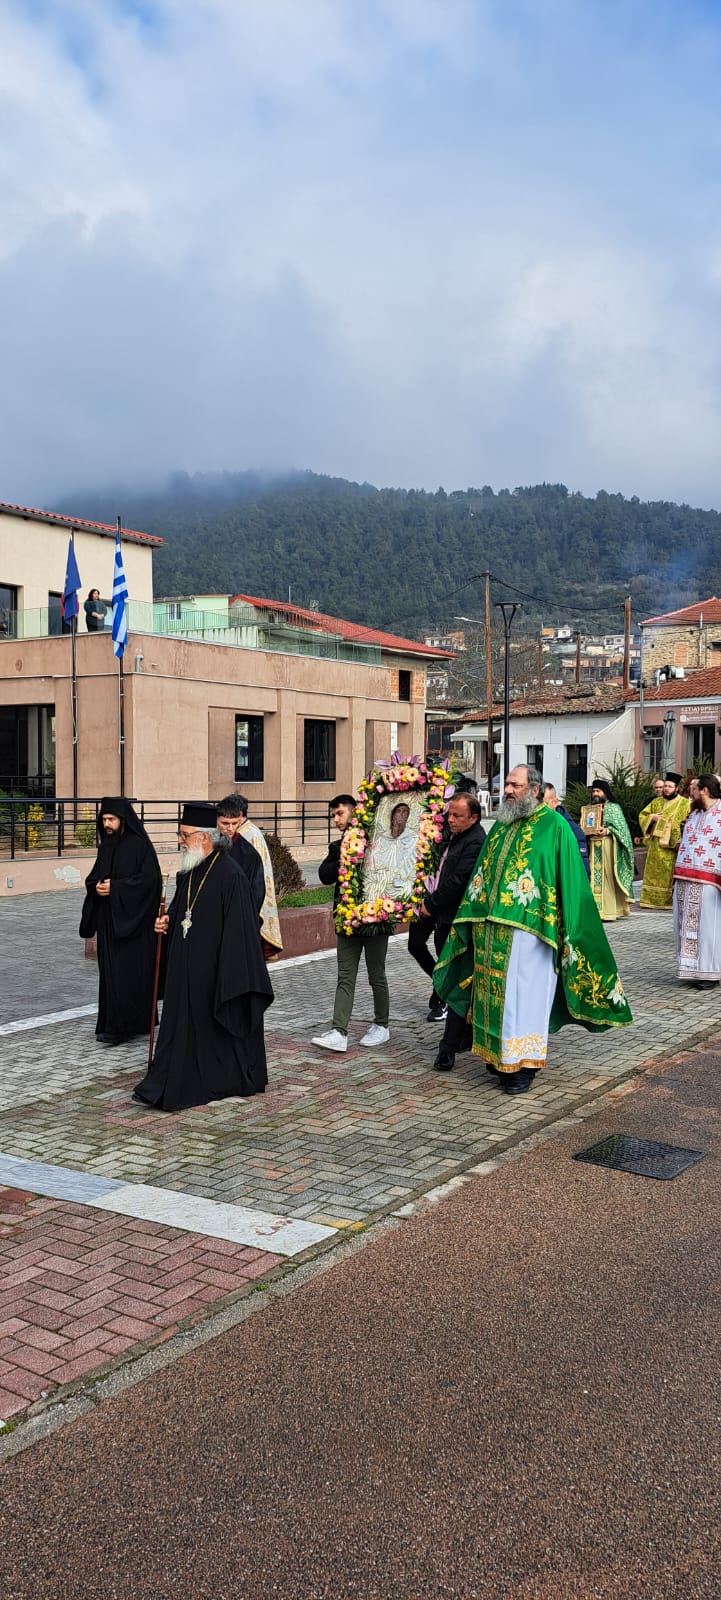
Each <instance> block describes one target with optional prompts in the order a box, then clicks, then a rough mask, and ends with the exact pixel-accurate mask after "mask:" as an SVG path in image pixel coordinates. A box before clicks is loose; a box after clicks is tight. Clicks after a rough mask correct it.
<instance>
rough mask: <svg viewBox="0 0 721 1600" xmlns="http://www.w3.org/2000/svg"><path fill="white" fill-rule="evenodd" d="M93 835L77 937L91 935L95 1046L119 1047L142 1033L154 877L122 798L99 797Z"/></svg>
mask: <svg viewBox="0 0 721 1600" xmlns="http://www.w3.org/2000/svg"><path fill="white" fill-rule="evenodd" d="M98 838H99V840H100V848H99V850H98V854H97V858H96V861H95V866H94V867H93V870H92V872H90V873H89V874H88V876H87V878H86V879H85V888H86V889H87V894H86V896H85V902H84V905H83V911H82V917H81V921H80V937H81V939H90V938H92V935H93V934H96V936H97V946H98V973H99V977H100V988H99V995H98V1020H97V1024H96V1028H95V1032H96V1035H97V1037H98V1039H99V1040H100V1041H101V1043H103V1044H122V1043H123V1042H124V1041H125V1040H126V1039H134V1038H135V1037H136V1036H137V1035H138V1034H142V1033H144V1034H147V1033H148V1032H149V1030H150V1012H151V1007H152V1003H153V975H154V964H155V931H154V924H155V918H156V916H157V913H158V905H159V903H160V895H161V891H162V878H161V874H160V867H159V865H158V858H157V856H156V854H155V851H154V849H153V846H152V844H151V843H150V840H149V838H148V835H147V833H146V832H145V829H144V827H143V825H142V823H141V821H140V818H139V817H138V816H137V814H136V812H135V811H134V810H133V807H132V806H131V804H130V801H129V800H125V799H123V798H122V797H115V798H107V799H104V800H101V802H100V815H99V817H98Z"/></svg>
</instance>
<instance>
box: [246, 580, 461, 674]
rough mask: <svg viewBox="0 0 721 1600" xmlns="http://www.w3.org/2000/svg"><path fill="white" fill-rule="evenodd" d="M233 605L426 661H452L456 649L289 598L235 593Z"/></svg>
mask: <svg viewBox="0 0 721 1600" xmlns="http://www.w3.org/2000/svg"><path fill="white" fill-rule="evenodd" d="M234 605H245V606H255V608H256V610H258V611H261V612H263V613H264V614H266V615H267V616H268V617H269V618H271V619H272V620H273V621H275V622H284V623H286V624H287V625H289V626H291V627H296V628H311V629H316V630H317V631H318V632H319V633H331V634H337V635H338V636H339V637H340V638H341V639H350V640H353V641H355V642H356V643H358V644H371V645H378V646H379V647H380V649H381V650H384V651H389V652H390V653H391V654H400V655H404V656H420V657H422V658H423V660H434V659H435V660H441V661H450V660H452V659H453V656H454V654H455V652H454V651H453V650H439V649H437V648H436V647H435V646H433V645H428V644H423V643H422V642H420V641H419V640H418V639H403V638H401V637H400V636H399V635H398V634H395V633H384V632H383V631H381V630H379V629H378V628H367V627H365V625H364V624H363V623H360V622H346V621H345V619H344V618H343V617H330V616H328V615H327V614H326V613H325V612H324V611H310V610H308V609H307V608H306V607H304V606H296V605H292V604H291V603H290V602H289V601H288V602H285V601H283V600H266V599H261V598H259V597H258V596H257V595H252V594H236V595H232V596H231V599H230V606H231V608H232V607H233V606H234Z"/></svg>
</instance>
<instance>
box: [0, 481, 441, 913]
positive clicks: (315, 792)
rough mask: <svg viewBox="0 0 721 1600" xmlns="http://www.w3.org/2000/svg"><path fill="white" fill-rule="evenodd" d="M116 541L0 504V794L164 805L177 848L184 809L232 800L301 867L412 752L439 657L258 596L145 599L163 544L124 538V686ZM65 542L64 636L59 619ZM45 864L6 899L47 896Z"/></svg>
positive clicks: (77, 523)
mask: <svg viewBox="0 0 721 1600" xmlns="http://www.w3.org/2000/svg"><path fill="white" fill-rule="evenodd" d="M114 535H115V529H114V528H111V527H109V526H107V525H105V524H101V523H91V522H89V521H87V520H85V519H83V518H75V517H69V516H67V517H66V516H64V515H55V514H54V513H51V512H40V511H39V512H35V511H33V510H32V509H31V508H26V507H21V506H12V505H9V504H5V505H4V506H2V507H0V789H2V790H5V791H6V792H10V793H13V794H15V795H24V796H26V797H28V798H30V797H42V799H43V803H44V806H45V807H47V806H49V804H50V802H51V800H52V798H53V797H58V798H59V799H60V798H62V799H63V800H66V801H69V802H71V803H72V804H71V807H70V809H69V810H68V811H66V813H65V815H66V816H67V817H68V818H71V817H75V818H76V819H77V816H78V805H85V804H88V803H89V802H91V801H92V800H93V799H97V798H99V797H100V796H102V795H103V794H117V793H121V794H122V793H125V794H127V795H133V796H134V797H135V798H136V799H137V800H138V801H140V802H143V803H147V804H150V803H151V802H152V803H156V804H158V805H160V806H161V807H164V808H165V812H166V814H167V815H166V820H168V819H169V830H170V831H169V837H170V839H171V848H174V843H173V841H174V823H175V819H176V818H177V804H178V802H179V801H180V800H182V799H184V798H187V797H188V796H189V795H190V796H193V797H200V798H205V797H206V796H207V797H208V798H209V799H211V800H215V799H220V798H221V797H222V796H223V795H225V794H228V793H229V792H230V791H231V790H233V789H234V788H238V789H241V790H242V791H243V792H244V793H245V794H246V795H247V797H248V800H249V802H250V813H251V816H252V817H253V819H254V820H255V821H257V822H258V823H259V825H260V826H261V827H265V828H266V829H267V830H269V831H271V830H272V831H280V832H281V834H282V836H283V837H284V840H285V842H286V843H288V844H289V845H290V846H291V848H298V849H299V850H300V851H301V852H302V851H303V849H310V850H311V852H312V853H313V852H315V853H317V851H318V850H320V851H324V850H325V849H326V847H327V843H328V838H329V817H328V801H329V800H330V799H331V798H332V796H333V795H334V794H337V793H342V792H354V791H355V788H356V785H357V784H358V782H359V781H360V779H361V778H362V777H363V776H364V775H365V773H367V772H368V771H369V769H370V768H371V767H372V766H373V765H374V764H375V762H376V761H378V760H380V759H388V757H389V756H390V755H391V753H392V752H393V751H394V750H396V749H398V750H401V751H402V752H403V754H404V755H407V756H410V755H412V754H414V753H415V752H417V751H422V750H423V749H424V747H425V740H424V733H425V726H424V718H425V704H426V673H427V669H428V667H429V665H430V664H431V663H432V662H436V663H437V662H438V661H441V662H445V661H447V660H448V659H449V657H450V655H451V652H449V651H446V650H441V649H436V648H434V647H433V646H429V645H426V644H423V643H419V641H418V640H417V639H405V638H402V637H400V636H399V635H397V634H393V633H389V632H386V631H383V630H381V629H375V628H369V627H366V626H364V625H363V624H360V623H355V622H348V621H346V620H345V619H343V618H340V617H331V616H327V615H326V614H325V613H322V612H317V611H313V610H309V609H306V608H304V607H299V606H291V605H284V604H283V603H282V602H278V601H273V600H267V599H259V598H257V597H253V596H245V595H236V596H233V597H232V600H231V597H229V596H228V595H227V594H226V595H217V594H210V593H207V594H204V595H194V596H191V595H185V596H174V597H168V598H167V599H165V600H154V599H153V576H152V557H153V549H154V547H155V546H156V545H157V544H158V543H161V542H162V541H160V540H156V539H154V538H151V537H150V536H147V535H144V534H142V533H140V532H138V531H137V530H134V529H133V530H131V531H129V532H128V533H125V532H124V533H123V539H122V544H123V559H124V563H125V572H126V578H127V587H128V595H129V599H128V603H127V607H126V621H127V628H128V639H127V646H126V650H125V655H124V657H123V663H122V674H121V672H120V668H119V664H118V661H117V660H116V658H115V656H114V653H113V644H112V638H111V635H110V620H111V606H110V599H111V596H112V583H113V566H114V549H113V544H114ZM71 538H72V541H73V545H74V550H75V558H76V562H77V567H78V571H79V574H80V592H79V599H80V611H79V618H78V622H77V623H76V624H75V625H74V626H72V625H71V624H70V623H69V622H68V621H67V620H66V619H65V618H64V616H63V612H62V610H61V606H60V601H61V596H62V592H63V588H64V580H65V572H66V565H67V560H68V546H69V542H70V539H71ZM91 589H97V590H99V592H100V597H101V600H102V601H104V602H105V605H106V608H107V609H106V613H105V618H104V621H101V622H100V626H99V628H98V630H97V631H94V630H92V629H91V631H89V630H88V626H87V622H88V620H90V618H91V617H92V615H93V612H94V606H95V602H93V604H92V605H89V607H88V613H87V615H86V613H85V611H84V606H83V601H84V600H85V597H86V596H88V594H89V590H91ZM90 815H91V816H92V806H91V807H90ZM81 821H87V816H86V813H85V812H83V813H82V815H81ZM72 827H73V824H72V823H71V822H70V821H69V822H68V829H69V836H70V837H72ZM76 843H78V844H81V843H83V840H82V839H80V838H78V839H77V840H76ZM55 849H56V850H57V844H56V845H55ZM20 853H22V852H20ZM41 857H42V852H40V851H36V852H35V853H34V854H33V857H32V860H28V861H27V862H26V863H23V862H22V861H20V860H19V858H18V859H16V860H14V868H13V872H12V873H11V875H10V884H11V888H12V892H24V891H25V890H27V889H29V888H48V887H57V884H56V882H55V879H54V876H53V873H54V869H55V868H56V867H57V854H55V855H54V856H53V853H52V850H51V851H50V852H49V860H47V861H45V862H44V864H43V859H41ZM306 859H307V857H306ZM63 870H65V869H63ZM70 870H71V878H72V874H73V873H74V874H75V881H79V878H80V872H79V871H78V870H77V869H76V868H75V867H72V869H70ZM86 870H87V869H86ZM66 881H67V882H70V881H71V879H65V878H63V879H62V882H66ZM6 892H10V890H9V889H8V888H7V886H6V887H5V888H4V887H3V883H2V881H0V895H2V894H3V893H6Z"/></svg>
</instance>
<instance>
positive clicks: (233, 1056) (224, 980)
mask: <svg viewBox="0 0 721 1600" xmlns="http://www.w3.org/2000/svg"><path fill="white" fill-rule="evenodd" d="M216 823H217V811H216V808H215V806H211V805H208V804H205V803H197V804H190V805H186V806H185V807H184V809H183V815H182V820H181V824H180V829H179V833H178V838H179V842H180V848H181V851H182V865H181V869H180V871H179V872H178V876H177V885H176V890H175V896H174V899H173V901H172V904H171V906H170V907H169V911H168V914H167V916H165V917H159V918H158V919H157V921H156V924H155V927H156V931H157V932H158V933H159V934H161V935H162V936H163V942H164V957H165V959H164V974H163V977H164V989H163V992H164V1000H163V1014H162V1018H161V1023H160V1029H159V1032H158V1041H157V1045H156V1048H155V1054H154V1056H153V1060H152V1063H151V1065H150V1068H149V1070H148V1072H147V1073H146V1076H145V1077H144V1078H143V1080H142V1082H141V1083H139V1084H138V1085H137V1088H136V1089H135V1090H134V1092H133V1098H134V1099H135V1100H141V1101H143V1102H144V1103H146V1104H147V1105H150V1106H153V1107H154V1108H155V1109H156V1110H158V1111H182V1110H184V1109H185V1108H186V1107H189V1106H200V1105H205V1104H206V1103H207V1102H208V1101H209V1100H221V1099H224V1098H225V1097H227V1096H229V1095H243V1096H248V1095H254V1094H262V1093H263V1090H264V1089H265V1085H266V1083H267V1081H268V1073H267V1068H266V1058H265V1040H264V1036H263V1018H264V1014H265V1011H266V1009H267V1007H268V1006H269V1005H270V1004H271V1002H272V1000H273V989H272V986H271V983H270V979H269V977H268V972H267V968H266V965H265V961H264V960H263V951H262V945H261V939H260V932H259V928H258V913H257V910H256V908H255V905H254V903H253V897H252V894H251V890H250V887H249V885H248V881H247V879H246V877H245V876H244V874H243V873H242V872H241V871H240V868H239V867H237V866H236V864H235V862H234V861H233V860H232V859H231V856H230V852H229V846H230V840H229V839H226V838H225V837H224V836H223V835H222V834H221V833H219V831H218V828H217V826H216Z"/></svg>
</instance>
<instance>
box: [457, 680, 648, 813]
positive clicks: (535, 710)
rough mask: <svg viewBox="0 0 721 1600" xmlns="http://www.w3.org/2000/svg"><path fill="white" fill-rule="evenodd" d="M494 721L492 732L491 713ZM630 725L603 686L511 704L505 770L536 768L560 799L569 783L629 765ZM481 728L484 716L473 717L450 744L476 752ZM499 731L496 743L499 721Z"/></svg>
mask: <svg viewBox="0 0 721 1600" xmlns="http://www.w3.org/2000/svg"><path fill="white" fill-rule="evenodd" d="M494 720H495V725H496V732H498V731H499V729H498V720H497V711H496V713H495V716H494ZM635 720H636V719H635V712H634V709H633V707H632V706H631V705H629V704H627V696H626V695H625V694H624V691H623V689H619V688H618V687H616V686H611V685H608V686H607V685H605V684H598V685H595V684H594V685H590V684H579V685H573V686H571V687H569V688H566V689H564V690H563V691H562V693H560V694H556V695H545V696H544V697H543V698H540V697H539V699H538V700H528V701H524V702H521V701H516V702H515V703H514V704H513V705H512V706H511V710H510V750H509V762H508V765H509V767H514V766H516V765H518V764H519V763H521V762H527V763H528V764H529V765H530V766H534V767H538V769H539V771H540V772H542V773H543V776H544V778H545V779H546V781H547V782H548V783H553V784H555V787H556V788H557V790H558V792H559V794H561V795H563V794H565V792H566V789H567V787H568V785H569V784H571V783H586V782H588V780H589V779H590V778H591V777H593V776H594V775H595V774H598V773H601V772H605V771H606V770H607V769H608V768H610V767H611V766H612V765H613V762H614V759H615V758H616V757H617V756H618V757H620V758H621V759H622V760H624V761H628V762H633V761H634V740H635ZM486 729H487V725H486V718H485V713H475V714H474V715H472V716H469V717H467V718H466V722H465V725H464V726H463V727H462V728H460V729H459V730H458V732H457V733H456V734H454V735H453V739H454V742H455V743H456V744H457V745H461V747H463V748H466V747H467V746H468V745H469V744H470V743H473V744H474V745H475V747H476V749H477V751H478V752H480V750H481V747H482V745H483V742H484V740H486V737H487V733H486ZM500 732H501V740H502V734H503V724H502V721H501V726H500ZM501 770H502V771H503V770H504V761H503V750H502V749H501ZM476 776H477V778H478V773H476Z"/></svg>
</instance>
